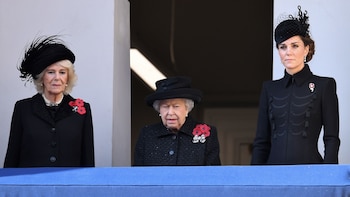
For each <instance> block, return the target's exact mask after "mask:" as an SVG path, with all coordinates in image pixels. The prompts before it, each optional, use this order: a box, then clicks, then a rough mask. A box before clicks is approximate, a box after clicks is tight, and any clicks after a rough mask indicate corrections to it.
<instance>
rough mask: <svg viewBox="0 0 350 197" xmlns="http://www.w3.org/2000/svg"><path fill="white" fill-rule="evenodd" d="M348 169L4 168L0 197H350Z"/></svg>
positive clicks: (310, 167) (320, 166)
mask: <svg viewBox="0 0 350 197" xmlns="http://www.w3.org/2000/svg"><path fill="white" fill-rule="evenodd" d="M349 170H350V166H349V165H294V166H208V167H207V166H200V167H109V168H26V169H25V168H17V169H15V168H13V169H11V168H7V169H0V196H31V197H33V196H34V197H35V196H49V197H50V196H64V197H70V196H84V197H89V196H167V197H171V196H201V197H203V196H215V197H219V196H268V197H273V196H278V197H281V196H298V197H303V196H305V197H306V196H307V197H312V196H317V197H322V196H325V197H326V196H327V197H329V196H332V197H336V196H350V179H349V175H350V173H349V172H350V171H349Z"/></svg>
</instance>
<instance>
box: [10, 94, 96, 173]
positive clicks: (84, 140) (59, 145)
mask: <svg viewBox="0 0 350 197" xmlns="http://www.w3.org/2000/svg"><path fill="white" fill-rule="evenodd" d="M73 100H74V99H73V98H72V97H71V96H70V95H65V96H64V98H63V100H62V102H61V104H60V106H59V108H58V110H57V112H56V115H55V118H54V117H53V116H52V115H51V114H50V112H49V109H48V108H47V106H46V104H45V101H44V99H43V97H42V95H41V94H36V95H34V96H33V97H32V98H28V99H23V100H20V101H17V102H16V104H15V107H14V111H13V115H12V122H11V130H10V137H9V143H8V148H7V153H6V157H5V162H4V167H82V166H94V165H95V161H94V144H93V126H92V117H91V109H90V105H89V104H88V103H84V107H85V109H86V113H85V114H82V115H81V114H79V113H77V112H74V111H72V109H73V108H72V107H71V106H70V105H69V104H68V103H69V102H70V101H73Z"/></svg>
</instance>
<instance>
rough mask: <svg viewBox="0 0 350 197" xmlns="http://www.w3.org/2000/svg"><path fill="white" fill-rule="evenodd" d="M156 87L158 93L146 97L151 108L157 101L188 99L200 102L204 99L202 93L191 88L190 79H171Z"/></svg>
mask: <svg viewBox="0 0 350 197" xmlns="http://www.w3.org/2000/svg"><path fill="white" fill-rule="evenodd" d="M156 86H157V89H156V91H155V92H154V93H152V94H150V95H148V96H147V97H146V102H147V105H149V106H152V105H153V102H154V101H155V100H164V99H171V98H188V99H192V100H193V101H194V102H200V101H201V99H202V92H201V91H200V90H198V89H193V88H191V79H190V78H188V77H183V76H179V77H169V78H167V79H162V80H159V81H157V82H156Z"/></svg>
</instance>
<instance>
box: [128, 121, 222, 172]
mask: <svg viewBox="0 0 350 197" xmlns="http://www.w3.org/2000/svg"><path fill="white" fill-rule="evenodd" d="M198 124H200V123H198V122H196V121H194V120H192V119H191V118H187V120H186V122H185V123H184V125H183V126H182V127H181V129H180V130H179V131H178V132H176V133H174V132H171V131H170V130H168V129H167V128H166V127H165V126H164V125H163V124H162V123H157V124H154V125H150V126H145V127H144V128H143V129H142V130H141V133H140V136H139V139H138V141H137V144H136V147H135V155H134V165H135V166H176V165H178V166H201V165H220V164H221V162H220V157H219V141H218V138H217V131H216V128H215V127H214V126H210V125H209V127H210V136H208V137H206V138H205V142H203V143H202V142H200V141H197V142H193V139H194V135H193V134H192V132H193V129H194V128H195V127H196V125H198Z"/></svg>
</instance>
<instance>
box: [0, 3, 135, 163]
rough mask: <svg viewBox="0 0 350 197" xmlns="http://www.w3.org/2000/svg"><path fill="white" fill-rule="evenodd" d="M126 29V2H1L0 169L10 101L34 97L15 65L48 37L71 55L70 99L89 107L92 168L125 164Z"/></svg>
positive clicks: (127, 129) (127, 155) (127, 157)
mask: <svg viewBox="0 0 350 197" xmlns="http://www.w3.org/2000/svg"><path fill="white" fill-rule="evenodd" d="M129 26H130V25H129V1H128V0H103V1H100V0H73V1H72V0H61V1H53V0H31V1H22V0H1V1H0V43H1V44H0V73H1V77H0V103H1V105H0V167H2V164H3V161H4V157H5V153H6V149H7V142H8V135H9V127H10V121H11V116H12V110H13V107H14V103H15V102H16V101H17V100H19V99H22V98H26V97H31V96H32V95H34V94H35V93H36V90H35V88H34V86H32V85H31V84H27V86H24V82H23V81H21V80H20V78H19V71H18V70H17V69H16V67H17V65H18V64H19V63H20V60H21V58H22V55H23V52H24V48H25V45H26V44H28V43H30V42H31V41H32V40H33V39H34V38H35V37H36V36H39V35H51V34H60V35H63V37H62V39H63V40H64V41H65V42H66V43H67V45H68V46H69V47H70V49H71V50H72V51H73V52H74V53H75V55H76V62H75V68H76V72H77V74H78V82H77V86H76V87H75V88H74V89H73V92H72V94H71V95H72V96H73V97H79V98H82V99H84V100H85V101H87V102H89V103H90V104H91V107H92V114H93V124H94V132H95V133H94V137H95V157H96V166H112V165H121V166H126V165H130V114H131V112H130V111H131V110H130V100H131V99H130V68H129V48H130V44H129V43H130V41H129V40H130V31H129ZM113 144H118V146H117V147H115V146H113ZM120 149H122V151H119V150H120Z"/></svg>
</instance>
